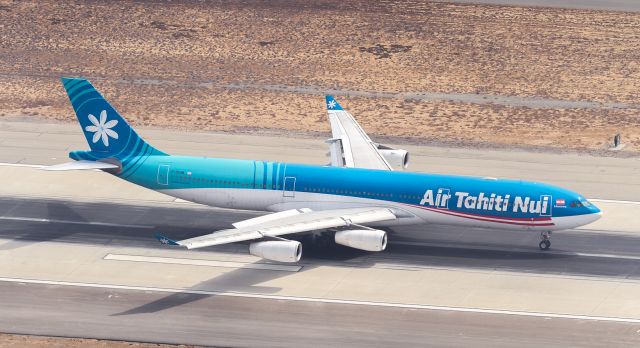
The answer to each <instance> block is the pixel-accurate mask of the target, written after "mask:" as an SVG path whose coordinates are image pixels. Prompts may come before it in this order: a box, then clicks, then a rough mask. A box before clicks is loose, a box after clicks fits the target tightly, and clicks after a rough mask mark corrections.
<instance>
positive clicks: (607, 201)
mask: <svg viewBox="0 0 640 348" xmlns="http://www.w3.org/2000/svg"><path fill="white" fill-rule="evenodd" d="M588 201H590V202H596V203H619V204H635V205H640V202H636V201H618V200H614V199H598V198H590V199H588Z"/></svg>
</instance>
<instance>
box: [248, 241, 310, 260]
mask: <svg viewBox="0 0 640 348" xmlns="http://www.w3.org/2000/svg"><path fill="white" fill-rule="evenodd" d="M249 254H251V255H253V256H257V257H261V258H263V259H267V260H272V261H279V262H298V261H300V257H301V256H302V244H301V243H300V242H297V241H295V240H282V241H281V240H277V241H266V242H256V243H251V244H250V245H249Z"/></svg>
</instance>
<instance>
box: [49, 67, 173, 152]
mask: <svg viewBox="0 0 640 348" xmlns="http://www.w3.org/2000/svg"><path fill="white" fill-rule="evenodd" d="M61 80H62V84H63V85H64V88H65V89H66V90H67V95H68V96H69V100H70V101H71V105H73V109H74V110H75V112H76V116H77V117H78V121H79V122H80V126H82V131H83V133H84V136H85V137H86V138H87V142H88V143H89V147H91V155H92V157H97V158H105V157H115V158H118V159H121V160H122V159H124V158H127V157H131V156H143V155H166V154H165V153H163V152H161V151H159V150H157V149H155V148H154V147H153V146H151V145H149V144H147V143H146V142H145V141H144V140H143V139H142V138H141V137H140V136H139V135H138V133H136V131H134V130H133V128H131V126H129V124H128V123H127V121H125V120H124V118H122V116H120V114H119V113H118V112H117V111H116V110H115V109H114V108H113V107H112V106H111V105H110V104H109V103H108V102H107V101H106V100H105V99H104V97H103V96H102V95H101V94H100V92H98V91H97V90H96V89H95V88H94V87H93V86H92V85H91V83H90V82H89V81H87V80H85V79H82V78H65V77H63V78H62V79H61Z"/></svg>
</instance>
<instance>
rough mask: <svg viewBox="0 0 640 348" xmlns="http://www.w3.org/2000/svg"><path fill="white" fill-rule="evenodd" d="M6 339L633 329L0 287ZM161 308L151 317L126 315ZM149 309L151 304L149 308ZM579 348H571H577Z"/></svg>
mask: <svg viewBox="0 0 640 348" xmlns="http://www.w3.org/2000/svg"><path fill="white" fill-rule="evenodd" d="M0 293H2V296H0V308H2V315H1V316H0V328H2V330H3V331H10V332H13V333H27V334H38V335H65V336H74V337H97V338H110V339H113V338H117V339H124V340H130V341H146V342H149V341H150V342H163V343H166V342H168V343H176V344H185V343H187V344H198V345H205V346H219V347H330V346H338V347H344V346H351V347H391V346H396V347H399V346H401V347H425V346H429V347H436V346H443V347H444V346H448V347H452V346H473V347H514V346H518V347H541V346H544V347H567V346H576V345H580V346H584V347H625V346H626V347H631V346H634V345H637V344H640V335H638V332H637V330H638V325H637V324H625V323H602V322H591V321H583V320H570V319H549V318H523V317H514V316H509V315H493V314H477V313H451V312H443V311H431V310H407V309H398V308H377V307H367V306H354V305H336V304H318V303H305V302H294V301H273V300H263V299H247V298H233V297H222V296H220V297H216V296H211V297H203V296H200V297H203V298H199V299H198V301H192V302H188V303H184V302H185V301H184V297H189V296H196V297H198V295H181V296H178V297H169V299H167V297H166V294H163V293H160V292H145V291H123V290H110V289H93V288H77V287H64V286H47V285H34V284H16V283H2V282H0ZM154 301H155V303H160V305H166V304H168V305H171V304H172V303H171V302H178V303H180V305H179V306H174V307H172V308H171V309H170V310H166V311H164V312H161V313H159V314H157V315H156V313H155V312H151V313H133V314H127V313H126V312H127V311H128V310H129V309H131V308H134V307H136V306H140V305H144V304H147V303H154ZM158 301H159V302H158ZM578 342H579V343H578Z"/></svg>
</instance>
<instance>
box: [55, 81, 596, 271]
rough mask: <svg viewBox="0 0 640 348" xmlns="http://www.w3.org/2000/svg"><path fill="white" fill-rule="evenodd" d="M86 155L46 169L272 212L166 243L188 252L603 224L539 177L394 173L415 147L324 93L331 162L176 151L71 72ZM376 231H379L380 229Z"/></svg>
mask: <svg viewBox="0 0 640 348" xmlns="http://www.w3.org/2000/svg"><path fill="white" fill-rule="evenodd" d="M62 83H63V85H64V87H65V89H66V91H67V94H68V95H69V99H70V100H71V104H72V105H73V108H74V110H75V112H76V115H77V117H78V120H79V122H80V125H81V127H82V130H83V132H84V135H85V137H86V139H87V142H88V144H89V147H90V151H73V152H71V153H70V154H69V157H70V158H72V159H73V160H75V161H74V162H71V163H66V164H60V165H55V166H51V167H47V168H46V169H49V170H72V169H100V170H103V171H105V172H108V173H111V174H112V175H114V176H116V177H119V178H121V179H124V180H127V181H129V182H132V183H134V184H137V185H141V186H144V187H146V188H149V189H151V190H156V191H160V192H162V193H165V194H168V195H171V196H174V197H178V198H181V199H185V200H188V201H192V202H197V203H201V204H206V205H210V206H216V207H224V208H232V209H249V210H259V211H267V212H271V213H270V214H267V215H264V216H260V217H257V218H253V219H249V220H244V221H239V222H236V223H234V224H232V226H230V227H229V228H228V229H226V230H222V231H216V232H213V233H211V234H208V235H204V236H200V237H196V238H191V239H187V240H181V241H174V240H171V239H169V238H167V237H164V236H160V235H158V236H157V238H158V240H160V241H161V242H162V243H165V244H169V245H178V246H183V247H186V248H189V249H192V248H201V247H206V246H211V245H219V244H226V243H232V242H240V241H251V244H250V247H249V251H250V253H251V254H253V255H256V256H259V257H263V258H266V259H270V260H276V261H281V262H296V261H298V260H300V257H301V251H302V248H301V243H300V242H298V241H294V240H288V239H285V238H284V237H283V236H286V235H290V234H296V233H311V234H312V235H314V236H318V235H322V236H327V235H328V236H331V237H332V238H334V239H335V242H336V243H339V244H342V245H346V246H349V247H353V248H357V249H362V250H369V251H381V250H384V249H385V247H386V244H387V234H386V232H385V231H383V230H381V229H378V228H379V227H385V226H398V225H409V224H445V225H463V226H469V227H482V228H490V229H519V230H522V231H523V233H526V232H534V231H537V232H539V233H541V238H542V240H541V242H540V245H539V246H540V248H541V249H548V248H549V246H550V244H551V243H550V241H549V236H550V233H551V232H552V231H556V230H564V229H569V228H574V227H578V226H582V225H585V224H588V223H590V222H593V221H595V220H597V219H598V218H599V217H600V216H601V214H602V213H601V212H600V210H599V209H598V208H597V207H595V206H594V205H593V204H591V203H589V202H588V201H587V200H586V199H584V198H583V197H582V196H580V195H579V194H576V193H574V192H571V191H569V190H566V189H563V188H560V187H556V186H551V185H546V184H542V183H536V182H526V181H521V180H507V179H495V178H479V177H465V176H452V175H437V174H422V173H410V172H403V171H394V170H393V168H406V167H407V165H408V160H409V154H408V152H407V151H405V150H400V149H393V148H390V147H388V146H384V145H381V144H378V143H375V142H374V141H372V140H371V139H370V138H369V136H367V134H366V133H365V132H364V130H363V129H362V128H361V127H360V125H359V124H358V123H357V122H356V121H355V119H354V118H353V117H352V116H351V114H349V113H348V112H346V111H345V110H344V109H343V108H342V107H341V106H340V104H338V102H337V101H336V100H335V99H334V98H333V97H327V99H326V102H327V110H328V113H329V121H330V122H331V129H332V138H331V139H329V140H328V141H327V143H328V144H329V146H330V151H331V162H330V165H327V166H313V165H304V164H294V163H284V162H268V161H246V160H235V159H223V158H202V157H189V156H170V155H168V154H166V153H164V152H162V151H160V150H158V149H155V148H154V147H153V146H151V145H149V144H148V143H146V142H145V141H144V140H143V139H142V138H141V137H140V136H139V135H138V134H137V133H136V132H135V130H133V128H131V127H130V126H129V124H128V123H127V122H126V121H125V120H124V119H123V118H122V117H121V116H120V114H118V112H117V111H116V110H115V109H114V108H113V107H112V106H111V105H109V103H108V102H107V101H106V100H105V99H104V98H103V97H102V95H100V93H99V92H98V91H97V90H96V89H95V88H94V87H93V86H92V85H91V84H90V83H89V82H88V81H87V80H85V79H80V78H63V79H62ZM376 227H377V228H376Z"/></svg>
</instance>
